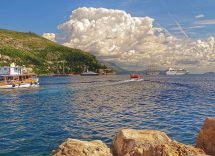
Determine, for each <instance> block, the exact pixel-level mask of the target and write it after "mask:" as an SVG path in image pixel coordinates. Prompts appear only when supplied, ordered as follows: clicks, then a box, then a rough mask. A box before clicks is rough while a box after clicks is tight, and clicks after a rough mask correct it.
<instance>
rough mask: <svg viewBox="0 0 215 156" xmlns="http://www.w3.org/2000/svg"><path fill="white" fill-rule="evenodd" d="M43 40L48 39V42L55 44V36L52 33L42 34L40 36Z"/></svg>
mask: <svg viewBox="0 0 215 156" xmlns="http://www.w3.org/2000/svg"><path fill="white" fill-rule="evenodd" d="M42 36H43V37H44V38H46V39H48V40H51V41H53V42H56V41H55V36H56V35H55V34H54V33H44V34H43V35H42Z"/></svg>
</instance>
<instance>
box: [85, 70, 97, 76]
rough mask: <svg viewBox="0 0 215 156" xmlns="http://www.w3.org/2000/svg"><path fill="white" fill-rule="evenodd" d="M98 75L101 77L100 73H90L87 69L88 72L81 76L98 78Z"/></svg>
mask: <svg viewBox="0 0 215 156" xmlns="http://www.w3.org/2000/svg"><path fill="white" fill-rule="evenodd" d="M98 75H99V73H95V72H92V71H89V70H88V69H87V71H86V72H83V73H82V74H81V76H98Z"/></svg>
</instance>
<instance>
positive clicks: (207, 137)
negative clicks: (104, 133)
mask: <svg viewBox="0 0 215 156" xmlns="http://www.w3.org/2000/svg"><path fill="white" fill-rule="evenodd" d="M196 142H197V144H196V147H193V146H190V145H185V144H182V143H180V142H177V141H175V140H172V139H171V138H169V137H168V136H167V135H166V134H165V133H164V132H161V131H156V130H134V129H123V130H121V131H120V132H119V133H118V134H117V135H116V136H115V138H114V139H113V143H112V147H111V148H108V147H107V145H105V144H104V143H103V142H102V141H100V140H94V141H81V140H76V139H67V140H66V141H65V142H64V143H63V144H61V145H60V146H59V147H58V149H56V150H54V151H53V152H52V155H53V156H206V155H212V156H215V119H213V118H206V120H205V123H204V125H203V127H202V129H201V131H200V132H199V134H198V137H197V141H196Z"/></svg>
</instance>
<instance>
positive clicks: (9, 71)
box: [0, 63, 23, 75]
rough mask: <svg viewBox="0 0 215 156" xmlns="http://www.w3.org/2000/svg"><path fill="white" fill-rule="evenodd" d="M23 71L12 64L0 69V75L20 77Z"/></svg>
mask: <svg viewBox="0 0 215 156" xmlns="http://www.w3.org/2000/svg"><path fill="white" fill-rule="evenodd" d="M22 74H23V70H22V67H21V66H16V64H15V63H12V64H11V65H10V66H3V67H0V75H22Z"/></svg>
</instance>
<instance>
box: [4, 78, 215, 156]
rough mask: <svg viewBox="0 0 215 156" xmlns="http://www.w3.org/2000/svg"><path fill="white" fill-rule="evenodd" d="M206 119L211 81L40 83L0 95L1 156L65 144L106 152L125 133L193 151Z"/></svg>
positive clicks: (212, 109) (214, 101)
mask: <svg viewBox="0 0 215 156" xmlns="http://www.w3.org/2000/svg"><path fill="white" fill-rule="evenodd" d="M206 117H215V76H214V75H184V76H155V77H153V76H148V77H143V79H141V80H138V81H134V80H130V79H129V75H112V76H91V77H81V76H67V77H62V76H61V77H40V86H39V87H35V88H33V87H32V88H21V89H7V90H0V155H1V156H4V155H5V156H14V155H16V156H19V155H20V156H46V155H50V153H51V152H52V150H54V149H56V148H57V147H58V146H59V145H60V144H61V143H63V141H64V140H65V139H66V138H74V139H81V140H87V141H90V140H96V139H99V140H102V141H103V142H105V143H106V144H107V145H108V146H110V145H111V142H112V140H113V138H114V136H115V135H116V133H117V132H119V131H120V130H121V129H123V128H131V129H140V130H144V129H154V130H160V131H163V132H165V133H167V134H168V136H169V137H170V138H172V139H174V140H177V141H180V142H182V143H185V144H191V145H195V142H196V137H197V134H198V132H199V130H200V128H201V126H202V125H203V122H204V120H205V118H206Z"/></svg>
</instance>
